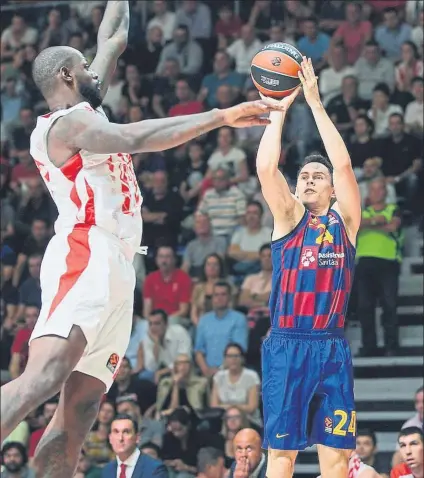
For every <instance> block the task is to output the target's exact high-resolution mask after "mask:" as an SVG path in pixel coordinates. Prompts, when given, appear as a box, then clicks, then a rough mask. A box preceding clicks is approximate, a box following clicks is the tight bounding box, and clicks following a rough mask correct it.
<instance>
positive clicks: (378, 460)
mask: <svg viewBox="0 0 424 478" xmlns="http://www.w3.org/2000/svg"><path fill="white" fill-rule="evenodd" d="M356 453H357V455H358V456H359V458H360V459H361V461H362V463H365V464H366V465H368V466H372V467H373V468H374V470H375V471H376V472H377V473H380V474H383V473H384V474H385V475H386V476H389V470H390V463H389V462H388V460H387V459H385V457H384V455H382V454H380V453H378V446H377V437H376V434H375V433H374V432H373V431H371V430H367V429H363V430H358V432H357V435H356Z"/></svg>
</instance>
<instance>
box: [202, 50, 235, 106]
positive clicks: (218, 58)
mask: <svg viewBox="0 0 424 478" xmlns="http://www.w3.org/2000/svg"><path fill="white" fill-rule="evenodd" d="M222 85H226V86H230V87H231V88H232V91H233V95H234V97H236V96H237V95H238V94H239V92H240V91H241V89H242V86H243V76H242V75H240V73H237V72H235V71H233V70H232V68H231V57H230V56H229V54H228V53H227V52H226V51H225V50H218V51H217V52H216V53H215V57H214V62H213V72H212V73H209V74H208V75H206V76H205V77H204V78H203V80H202V86H201V89H200V92H199V96H198V100H199V101H205V102H206V104H207V105H208V106H209V107H210V108H216V106H217V104H218V103H217V98H216V92H217V91H218V88H219V87H220V86H222Z"/></svg>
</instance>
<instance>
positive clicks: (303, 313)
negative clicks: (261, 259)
mask: <svg viewBox="0 0 424 478" xmlns="http://www.w3.org/2000/svg"><path fill="white" fill-rule="evenodd" d="M272 261H273V278H272V292H271V297H270V310H271V319H272V326H273V327H275V328H290V329H293V328H298V329H306V330H308V329H309V330H313V329H318V330H322V329H335V328H342V327H343V326H344V318H345V314H346V309H347V304H348V299H349V293H350V289H351V283H352V278H353V270H354V263H355V249H354V247H353V246H352V245H351V243H350V241H349V239H348V236H347V233H346V230H345V227H344V225H343V223H342V220H341V218H340V216H339V215H338V214H337V212H335V211H334V210H332V209H331V210H330V211H329V212H328V214H327V215H326V216H313V215H312V214H311V213H310V212H309V211H306V212H305V215H304V216H303V218H302V220H301V221H300V223H299V224H298V225H297V226H296V227H295V229H294V230H293V231H292V232H291V233H290V234H288V235H287V236H285V237H284V238H282V239H279V240H277V241H274V242H273V243H272Z"/></svg>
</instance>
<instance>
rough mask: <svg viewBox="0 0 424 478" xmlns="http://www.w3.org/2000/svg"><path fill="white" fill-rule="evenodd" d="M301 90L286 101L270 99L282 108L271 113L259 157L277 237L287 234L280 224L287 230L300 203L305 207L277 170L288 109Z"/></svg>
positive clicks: (258, 166)
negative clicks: (285, 225)
mask: <svg viewBox="0 0 424 478" xmlns="http://www.w3.org/2000/svg"><path fill="white" fill-rule="evenodd" d="M298 93H299V89H297V90H295V91H294V92H293V93H292V94H291V95H290V96H288V97H286V98H284V99H283V100H279V101H278V100H271V101H274V102H275V103H278V104H280V105H281V106H282V108H283V110H282V111H271V113H270V115H269V119H270V121H271V123H270V124H269V125H268V126H267V127H266V128H265V131H264V134H263V135H262V139H261V142H260V144H259V149H258V154H257V156H256V171H257V174H258V178H259V182H260V183H261V188H262V194H263V196H264V198H265V201H266V202H267V203H268V206H269V208H270V210H271V212H272V215H273V216H274V232H273V237H274V239H276V238H278V237H281V236H282V235H285V234H286V233H287V231H285V230H280V229H281V226H283V229H284V223H285V222H287V218H288V217H290V216H293V211H294V209H295V207H296V205H297V204H298V205H299V206H300V207H302V206H301V205H300V204H299V203H298V202H297V201H296V199H295V198H294V197H293V195H292V193H291V192H290V188H289V185H288V184H287V181H286V179H285V177H284V176H283V174H282V173H281V171H280V170H279V169H278V163H279V160H280V155H281V133H282V130H283V125H284V121H285V118H286V114H287V110H288V108H289V107H290V105H291V104H292V103H293V101H294V99H295V98H296V96H297V95H298ZM281 223H283V224H281Z"/></svg>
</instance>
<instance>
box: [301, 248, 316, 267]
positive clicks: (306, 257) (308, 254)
mask: <svg viewBox="0 0 424 478" xmlns="http://www.w3.org/2000/svg"><path fill="white" fill-rule="evenodd" d="M300 260H301V261H302V266H303V267H309V266H310V265H312V263H313V262H315V257H314V254H313V252H312V251H311V249H306V250H305V252H304V253H303V254H302V257H301V259H300Z"/></svg>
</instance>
